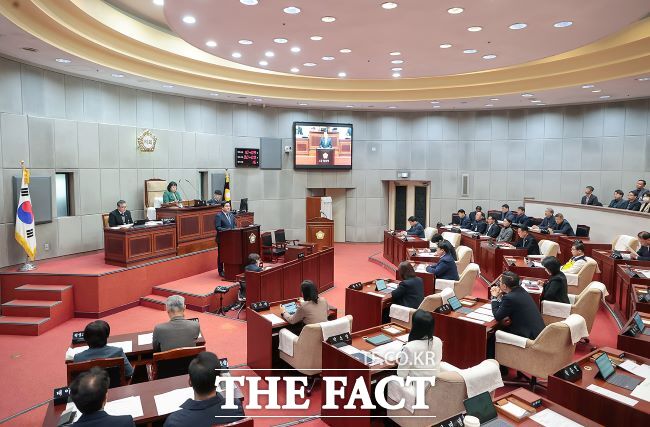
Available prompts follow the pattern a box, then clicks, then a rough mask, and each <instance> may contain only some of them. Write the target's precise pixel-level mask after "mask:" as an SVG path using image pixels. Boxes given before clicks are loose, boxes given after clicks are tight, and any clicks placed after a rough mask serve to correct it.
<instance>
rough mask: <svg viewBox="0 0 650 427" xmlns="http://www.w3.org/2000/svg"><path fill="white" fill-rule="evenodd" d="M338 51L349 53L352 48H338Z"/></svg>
mask: <svg viewBox="0 0 650 427" xmlns="http://www.w3.org/2000/svg"><path fill="white" fill-rule="evenodd" d="M339 52H341V53H350V52H352V50H351V49H341V50H339Z"/></svg>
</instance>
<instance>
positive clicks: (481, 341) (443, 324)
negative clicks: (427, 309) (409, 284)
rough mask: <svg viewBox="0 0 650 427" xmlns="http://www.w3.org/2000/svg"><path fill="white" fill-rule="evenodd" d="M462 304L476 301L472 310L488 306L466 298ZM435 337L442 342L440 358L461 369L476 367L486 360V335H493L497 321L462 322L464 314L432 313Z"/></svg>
mask: <svg viewBox="0 0 650 427" xmlns="http://www.w3.org/2000/svg"><path fill="white" fill-rule="evenodd" d="M460 301H461V303H462V302H463V301H476V304H475V305H474V306H472V307H468V308H470V309H472V310H476V309H477V308H479V307H481V306H483V305H485V304H490V301H489V300H487V299H483V298H476V299H474V297H465V298H461V299H460ZM464 307H465V306H464ZM433 317H434V318H435V327H434V335H435V336H437V337H438V338H440V339H441V340H442V348H443V359H444V360H445V362H448V363H451V364H452V365H454V366H456V367H457V368H460V369H465V368H469V367H472V366H474V365H478V364H479V363H481V362H482V361H484V360H485V356H486V349H487V340H488V335H489V334H491V333H494V327H495V326H496V325H497V322H496V320H492V321H490V322H486V323H484V324H479V323H474V322H470V321H467V320H463V319H462V318H463V317H465V314H462V313H458V312H455V311H452V312H451V313H449V314H444V313H433Z"/></svg>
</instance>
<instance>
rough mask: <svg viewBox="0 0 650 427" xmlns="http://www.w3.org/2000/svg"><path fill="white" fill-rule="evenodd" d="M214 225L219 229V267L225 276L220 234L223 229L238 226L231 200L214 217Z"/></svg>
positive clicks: (220, 274)
mask: <svg viewBox="0 0 650 427" xmlns="http://www.w3.org/2000/svg"><path fill="white" fill-rule="evenodd" d="M214 226H215V228H216V229H217V247H218V249H217V251H218V252H217V268H218V269H219V276H221V277H224V274H223V263H222V262H221V249H222V248H221V245H220V244H219V240H220V239H219V234H221V232H222V231H226V230H232V229H233V228H236V225H235V216H234V215H233V214H232V213H231V212H230V202H225V203H224V204H223V207H222V208H221V212H219V213H218V214H217V216H216V217H215V219H214Z"/></svg>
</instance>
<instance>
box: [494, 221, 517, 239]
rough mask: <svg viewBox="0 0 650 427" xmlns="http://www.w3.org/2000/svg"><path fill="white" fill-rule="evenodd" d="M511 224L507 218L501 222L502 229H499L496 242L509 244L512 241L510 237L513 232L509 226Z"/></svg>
mask: <svg viewBox="0 0 650 427" xmlns="http://www.w3.org/2000/svg"><path fill="white" fill-rule="evenodd" d="M510 225H511V222H510V219H509V218H506V219H504V220H503V227H501V231H500V232H499V235H498V236H497V242H510V241H512V236H513V235H514V231H513V229H512V227H511V226H510Z"/></svg>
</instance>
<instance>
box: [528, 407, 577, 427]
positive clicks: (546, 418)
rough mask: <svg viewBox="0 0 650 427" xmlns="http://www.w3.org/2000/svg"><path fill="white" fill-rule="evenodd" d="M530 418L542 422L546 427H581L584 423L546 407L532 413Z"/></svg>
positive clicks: (538, 422)
mask: <svg viewBox="0 0 650 427" xmlns="http://www.w3.org/2000/svg"><path fill="white" fill-rule="evenodd" d="M530 419H531V420H533V421H535V422H536V423H537V424H541V425H543V426H544V427H580V426H582V424H578V423H576V422H575V421H572V420H570V419H569V418H567V417H565V416H564V415H560V414H558V413H557V412H555V411H551V410H550V409H544V410H542V411H539V412H538V413H536V414H534V415H531V416H530Z"/></svg>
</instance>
